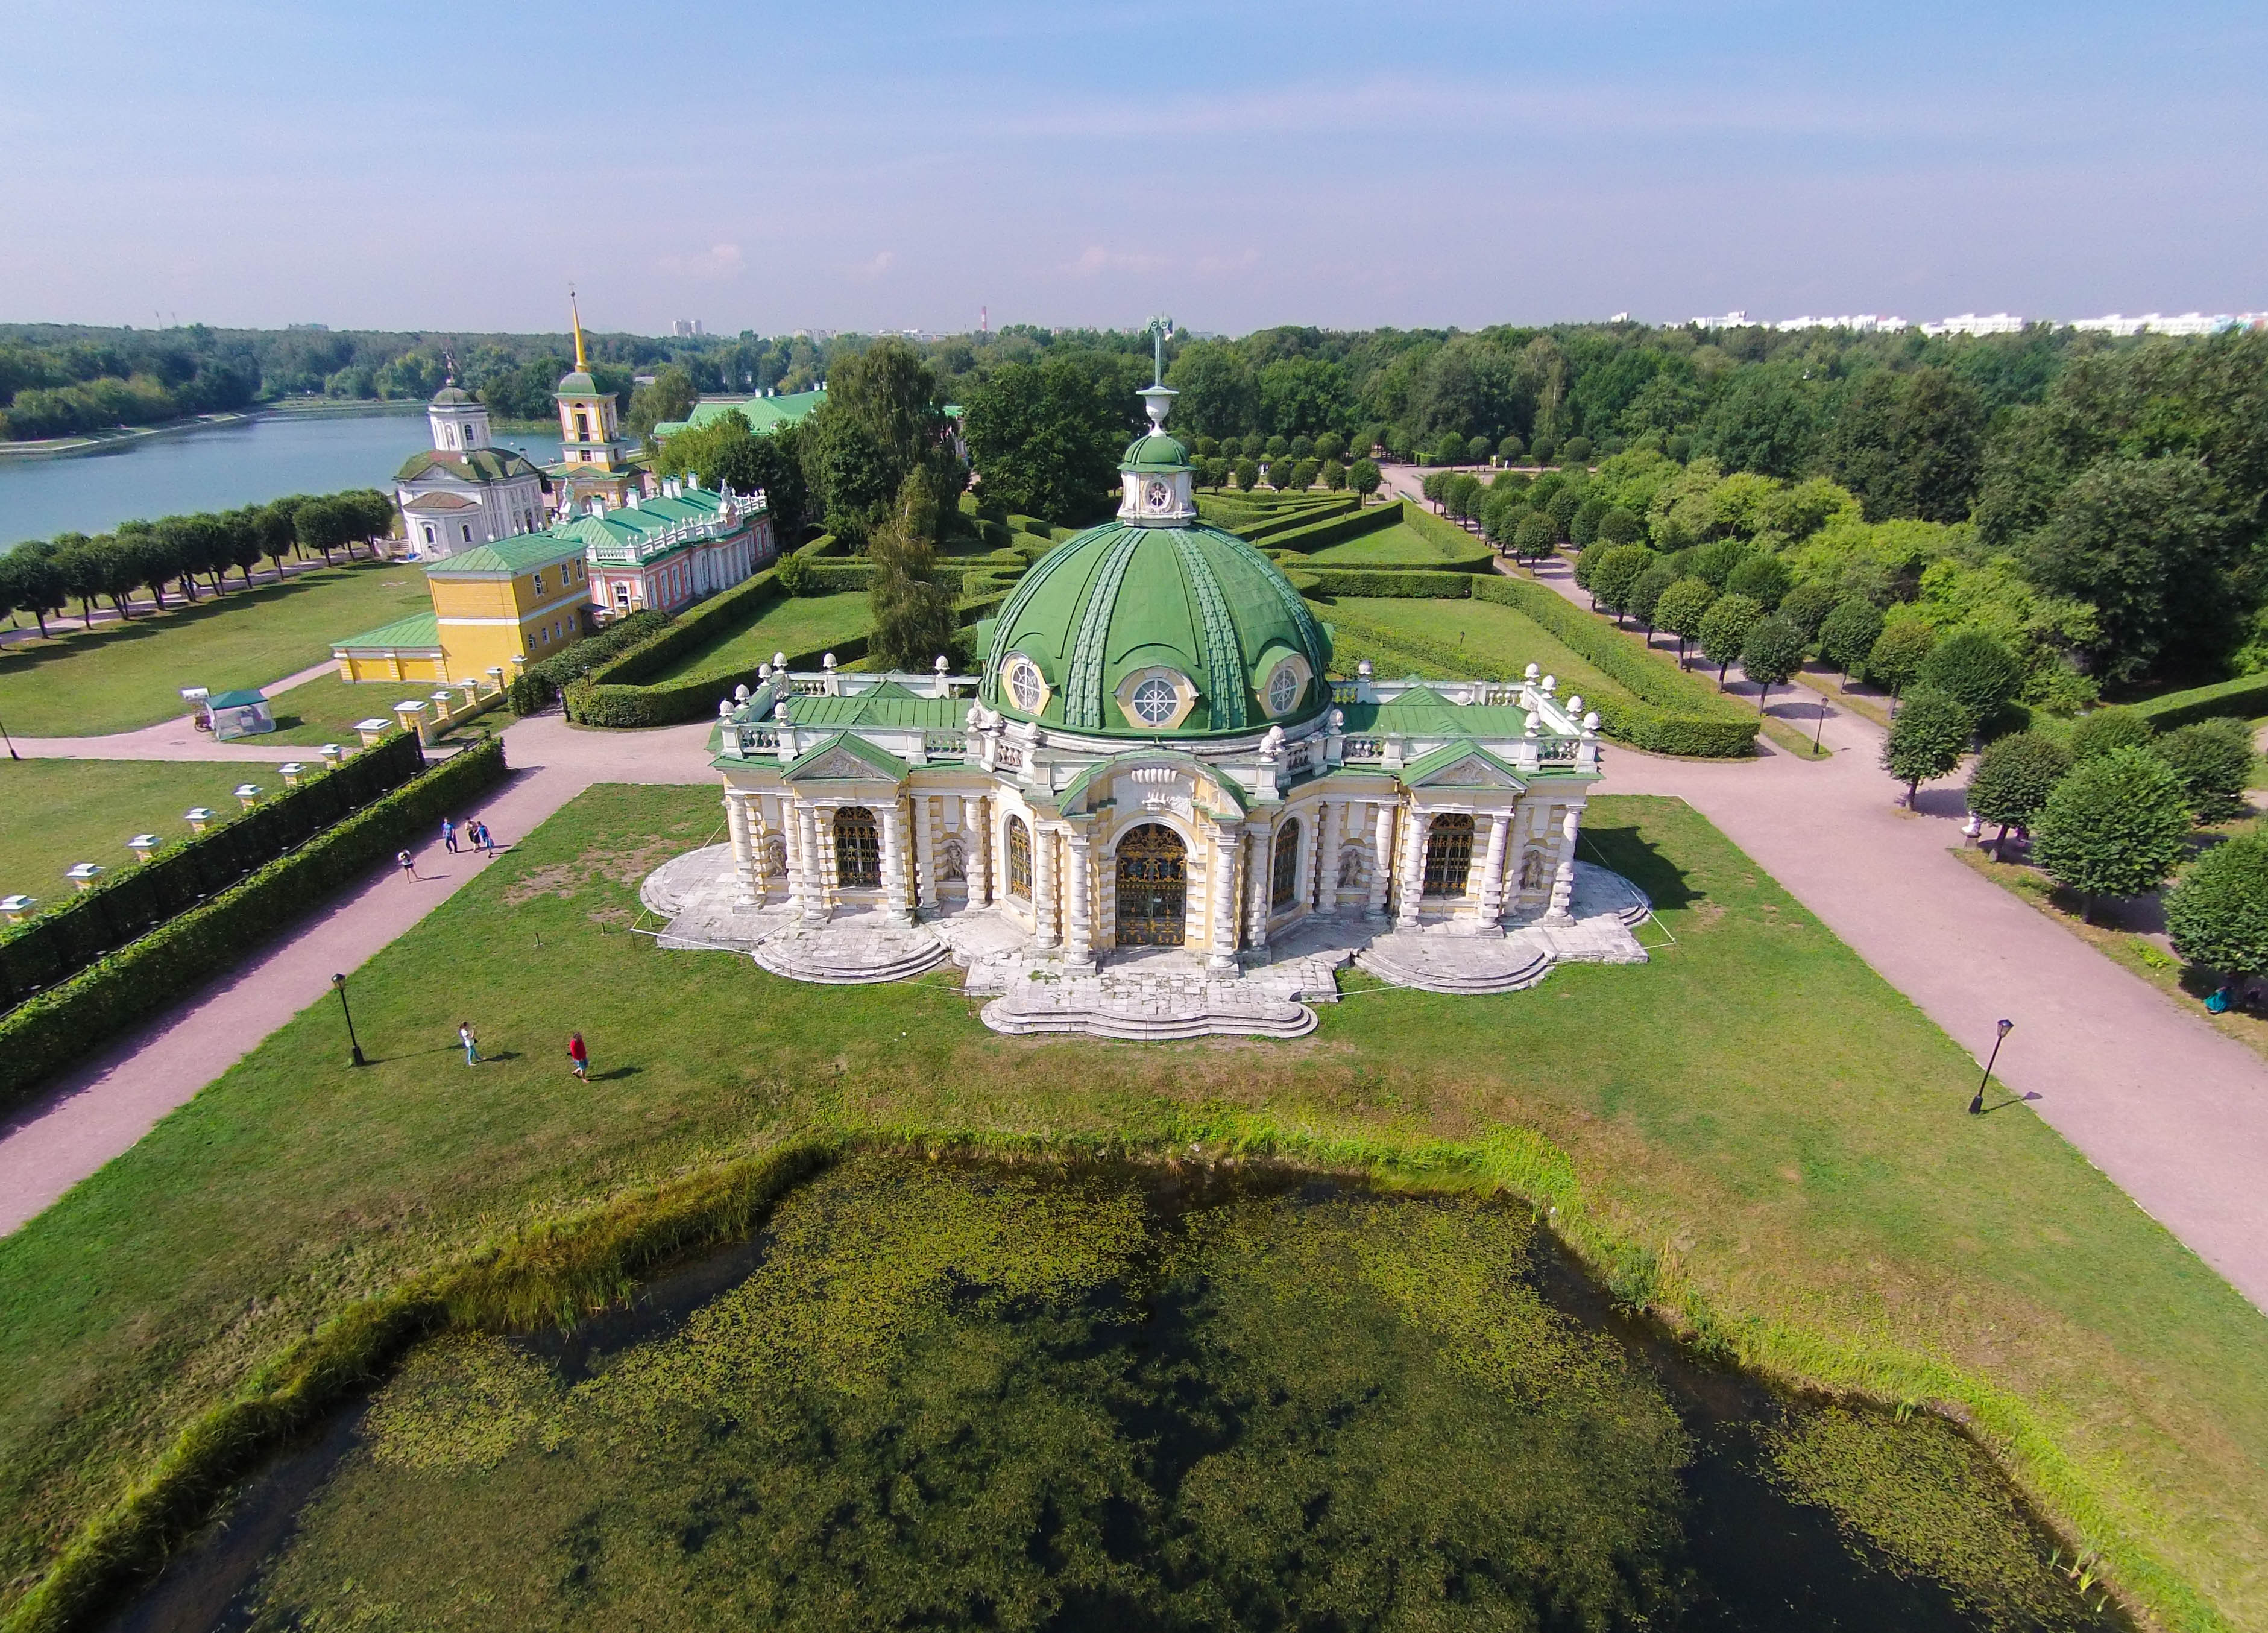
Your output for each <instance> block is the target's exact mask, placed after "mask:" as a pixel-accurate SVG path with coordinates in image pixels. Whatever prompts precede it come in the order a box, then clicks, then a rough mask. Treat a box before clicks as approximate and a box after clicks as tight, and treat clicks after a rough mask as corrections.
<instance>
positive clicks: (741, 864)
mask: <svg viewBox="0 0 2268 1633" xmlns="http://www.w3.org/2000/svg"><path fill="white" fill-rule="evenodd" d="M725 831H726V832H727V833H728V834H730V835H731V836H732V840H733V900H735V901H737V902H739V903H740V904H741V905H743V906H745V905H748V904H750V903H752V902H754V901H755V899H756V891H757V890H758V888H759V887H758V885H757V883H756V881H757V878H758V869H759V859H758V857H757V854H756V845H755V839H754V837H753V836H752V835H751V834H750V833H749V831H748V801H747V795H746V794H742V793H741V792H740V790H739V789H737V788H735V789H733V790H732V791H731V792H729V793H727V794H725Z"/></svg>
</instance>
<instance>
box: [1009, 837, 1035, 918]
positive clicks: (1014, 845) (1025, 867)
mask: <svg viewBox="0 0 2268 1633" xmlns="http://www.w3.org/2000/svg"><path fill="white" fill-rule="evenodd" d="M1008 894H1009V895H1011V896H1020V897H1022V898H1024V899H1025V900H1026V901H1029V900H1031V899H1032V831H1031V830H1030V829H1029V828H1027V827H1026V826H1025V825H1024V819H1023V818H1022V817H1010V818H1008Z"/></svg>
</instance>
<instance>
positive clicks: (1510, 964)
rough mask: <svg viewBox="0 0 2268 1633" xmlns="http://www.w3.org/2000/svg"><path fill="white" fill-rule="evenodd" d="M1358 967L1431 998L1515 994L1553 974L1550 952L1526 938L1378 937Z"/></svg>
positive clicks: (1361, 955)
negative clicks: (1446, 994)
mask: <svg viewBox="0 0 2268 1633" xmlns="http://www.w3.org/2000/svg"><path fill="white" fill-rule="evenodd" d="M1354 962H1355V966H1356V967H1357V968H1358V969H1361V970H1365V971H1367V972H1369V973H1370V974H1372V975H1374V976H1376V977H1377V978H1378V979H1380V980H1381V981H1390V982H1392V983H1393V984H1394V985H1395V986H1415V987H1417V988H1418V990H1420V991H1421V992H1429V993H1464V994H1485V993H1516V992H1519V991H1521V989H1523V988H1525V987H1529V986H1535V984H1536V983H1537V982H1538V981H1540V980H1542V979H1543V978H1544V977H1545V976H1547V975H1549V974H1550V973H1551V964H1552V958H1551V954H1550V950H1548V949H1545V948H1543V947H1539V946H1537V945H1536V944H1535V942H1534V941H1533V940H1531V939H1530V938H1529V937H1528V936H1527V935H1507V936H1505V937H1503V938H1501V939H1499V938H1496V937H1493V936H1478V935H1427V934H1425V932H1423V931H1419V930H1400V931H1395V932H1393V933H1390V934H1388V935H1381V936H1377V937H1374V938H1373V940H1372V942H1371V943H1370V945H1369V946H1367V947H1366V948H1364V949H1363V950H1361V951H1360V952H1359V953H1357V954H1356V955H1355V956H1354Z"/></svg>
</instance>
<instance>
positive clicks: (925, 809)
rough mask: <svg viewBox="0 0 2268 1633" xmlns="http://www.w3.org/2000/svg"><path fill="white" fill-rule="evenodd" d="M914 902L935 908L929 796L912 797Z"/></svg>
mask: <svg viewBox="0 0 2268 1633" xmlns="http://www.w3.org/2000/svg"><path fill="white" fill-rule="evenodd" d="M914 902H915V905H917V906H919V907H923V908H926V909H928V910H930V911H932V912H934V911H936V908H937V836H936V835H935V834H934V833H932V832H931V831H930V820H929V795H927V794H915V795H914Z"/></svg>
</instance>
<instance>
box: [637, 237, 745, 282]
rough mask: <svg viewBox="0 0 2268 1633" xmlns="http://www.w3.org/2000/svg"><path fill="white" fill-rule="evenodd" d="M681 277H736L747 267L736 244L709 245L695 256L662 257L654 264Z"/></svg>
mask: <svg viewBox="0 0 2268 1633" xmlns="http://www.w3.org/2000/svg"><path fill="white" fill-rule="evenodd" d="M654 264H655V265H656V266H658V267H659V268H660V269H661V270H663V271H665V272H670V273H674V274H676V275H677V276H679V277H699V278H711V279H714V278H727V277H739V276H740V273H741V271H742V270H743V269H744V268H745V267H746V265H747V262H746V259H745V257H743V256H742V255H741V254H740V246H739V245H738V244H711V245H710V246H709V248H706V249H704V250H703V251H702V252H701V253H700V254H699V255H664V256H663V257H662V258H661V259H660V260H659V261H658V262H654Z"/></svg>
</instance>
